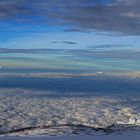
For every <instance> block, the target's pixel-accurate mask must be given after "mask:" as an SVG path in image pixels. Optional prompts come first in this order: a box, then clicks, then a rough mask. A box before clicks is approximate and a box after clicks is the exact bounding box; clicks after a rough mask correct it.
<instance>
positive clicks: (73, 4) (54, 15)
mask: <svg viewBox="0 0 140 140" xmlns="http://www.w3.org/2000/svg"><path fill="white" fill-rule="evenodd" d="M139 7H140V0H106V1H105V0H0V20H1V21H4V20H14V21H18V22H19V21H20V22H21V21H22V22H23V21H24V22H34V23H35V22H36V23H38V22H39V21H41V22H46V23H47V24H51V25H57V26H58V25H59V26H64V25H65V26H67V27H69V26H71V27H72V26H73V27H75V31H76V30H77V31H87V30H88V31H89V30H91V31H95V30H96V31H97V30H98V31H107V32H108V31H111V32H112V31H113V32H119V33H123V34H126V35H140V8H139ZM66 30H67V29H66ZM67 31H70V29H69V28H68V30H67ZM71 31H72V29H71ZM73 31H74V30H73Z"/></svg>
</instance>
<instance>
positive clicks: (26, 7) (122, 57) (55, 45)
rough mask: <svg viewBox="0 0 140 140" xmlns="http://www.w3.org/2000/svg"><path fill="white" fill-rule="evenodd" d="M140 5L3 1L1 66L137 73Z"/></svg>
mask: <svg viewBox="0 0 140 140" xmlns="http://www.w3.org/2000/svg"><path fill="white" fill-rule="evenodd" d="M139 6H140V1H139V0H133V1H132V0H71V1H69V0H7V1H5V0H0V33H1V34H0V65H4V67H7V68H21V69H22V68H40V69H47V68H50V69H57V68H58V69H61V68H62V69H76V70H77V69H84V70H132V71H139V68H140V67H139V65H140V62H139V52H140V47H139V46H140V37H139V35H140V14H139V13H140V10H139ZM27 49H28V51H27ZM33 49H36V52H34V51H33ZM42 49H43V50H42ZM40 53H41V55H40ZM97 54H98V55H97Z"/></svg>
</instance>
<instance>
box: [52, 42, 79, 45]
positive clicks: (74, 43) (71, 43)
mask: <svg viewBox="0 0 140 140" xmlns="http://www.w3.org/2000/svg"><path fill="white" fill-rule="evenodd" d="M52 43H56V44H59V43H62V44H69V45H76V44H77V43H76V42H73V41H52Z"/></svg>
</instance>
